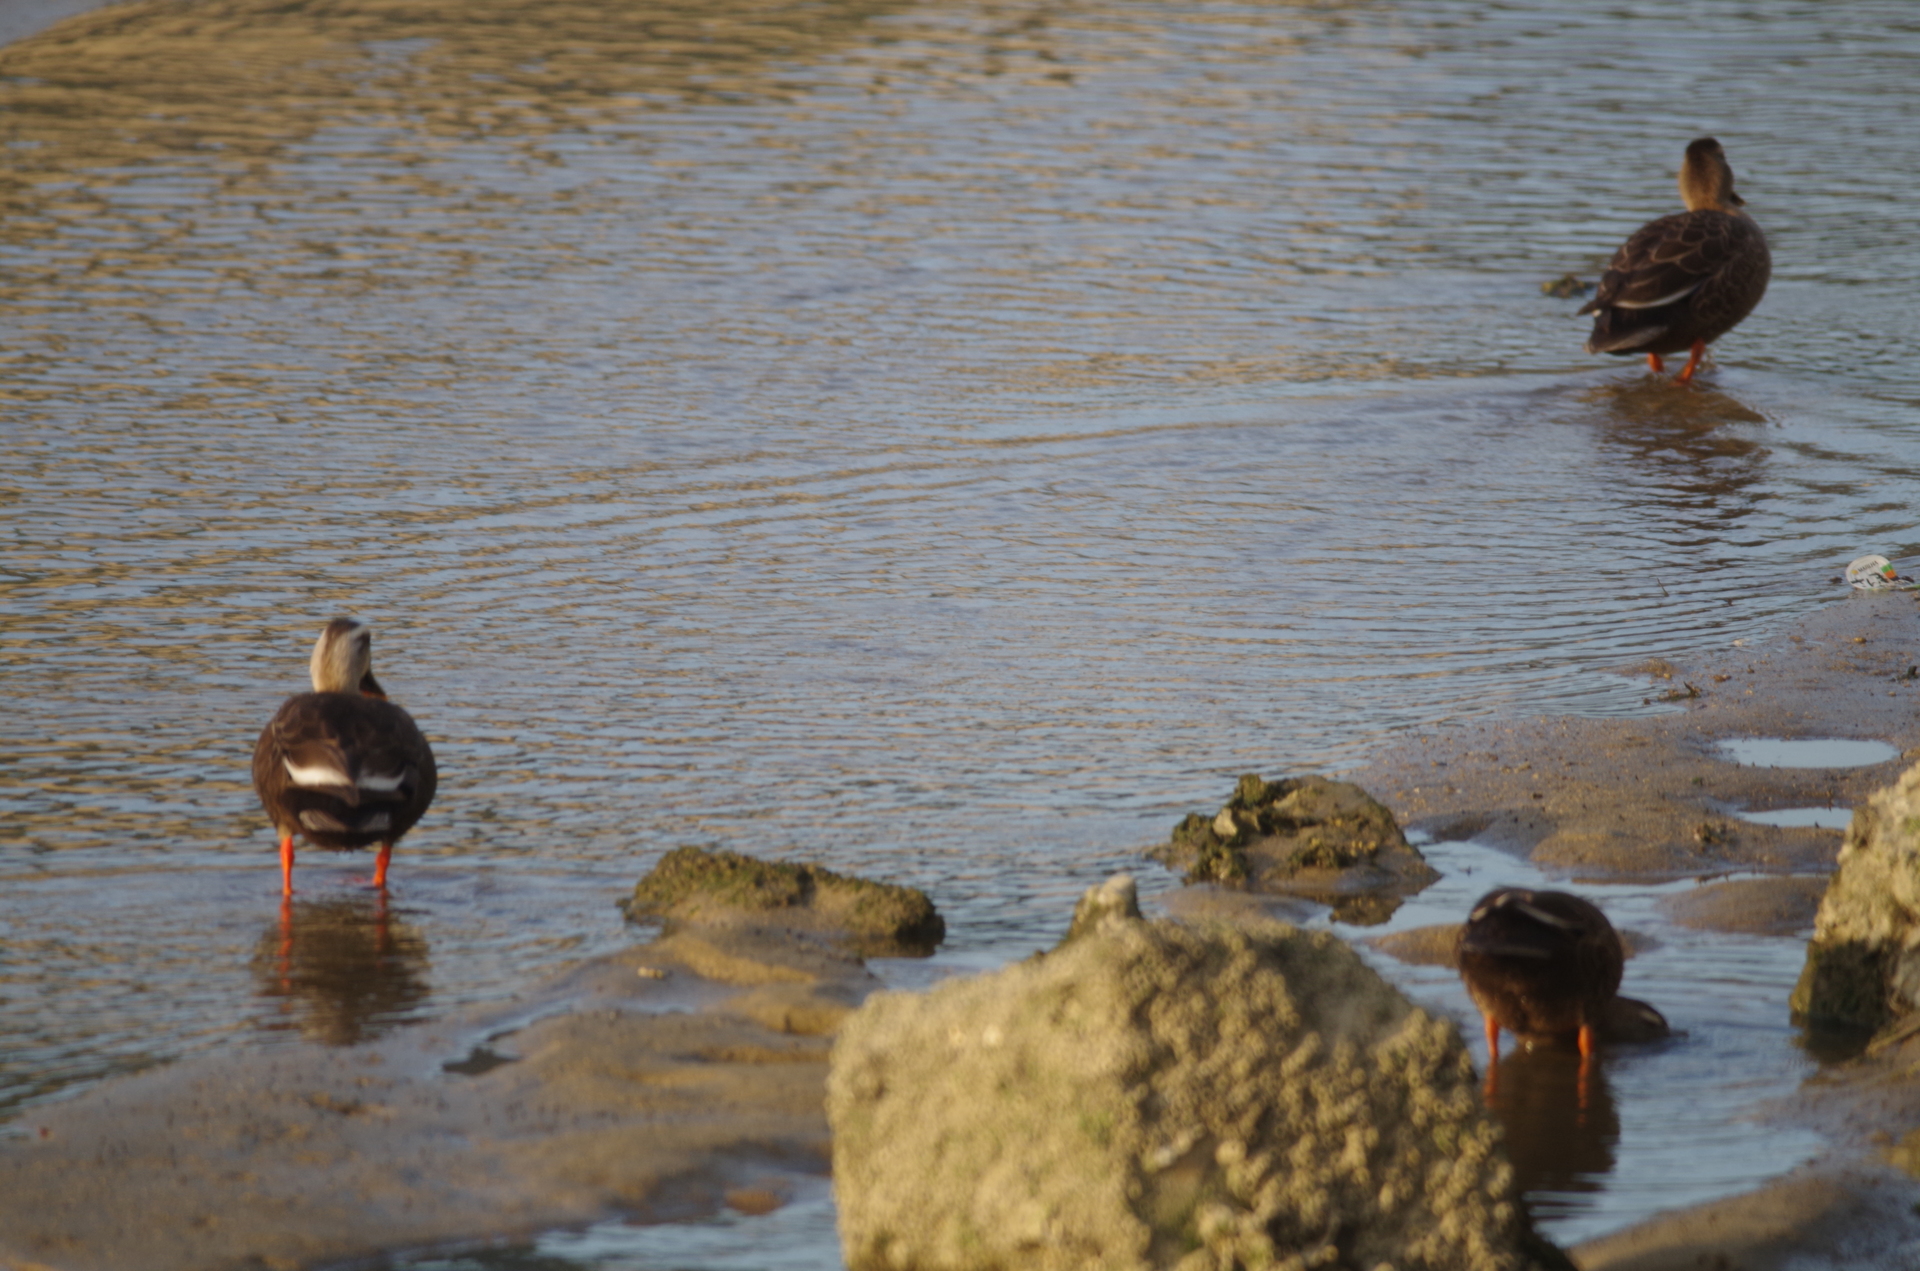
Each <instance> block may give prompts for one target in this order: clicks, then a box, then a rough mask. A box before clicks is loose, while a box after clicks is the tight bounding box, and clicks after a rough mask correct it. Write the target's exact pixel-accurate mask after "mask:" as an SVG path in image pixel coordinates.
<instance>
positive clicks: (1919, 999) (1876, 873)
mask: <svg viewBox="0 0 1920 1271" xmlns="http://www.w3.org/2000/svg"><path fill="white" fill-rule="evenodd" d="M1789 1004H1790V1005H1791V1007H1792V1009H1793V1011H1794V1014H1795V1015H1796V1016H1798V1017H1799V1018H1800V1019H1802V1020H1805V1021H1807V1022H1808V1023H1812V1024H1819V1025H1844V1026H1850V1027H1854V1028H1862V1029H1882V1030H1904V1029H1906V1028H1908V1027H1909V1026H1910V1025H1911V1024H1912V1023H1914V1022H1915V1018H1916V1016H1920V764H1916V765H1915V766H1914V767H1912V768H1909V769H1907V771H1906V772H1905V773H1903V774H1901V776H1900V777H1899V779H1898V780H1896V781H1895V782H1894V784H1893V785H1891V786H1888V787H1886V788H1885V789H1881V790H1876V791H1875V792H1874V793H1873V794H1871V795H1869V796H1868V797H1867V800H1866V802H1864V803H1862V804H1860V805H1859V806H1857V807H1856V808H1855V809H1854V813H1853V821H1852V823H1851V824H1850V825H1849V826H1848V827H1847V836H1846V838H1845V840H1843V841H1842V843H1841V845H1840V857H1839V862H1838V867H1837V868H1836V869H1835V871H1834V874H1833V878H1832V879H1831V880H1830V881H1829V882H1828V884H1827V890H1826V894H1825V895H1824V896H1823V897H1821V900H1820V911H1819V913H1818V915H1816V917H1815V918H1814V926H1813V939H1812V940H1811V941H1809V942H1808V944H1807V961H1806V965H1805V966H1804V967H1803V968H1802V969H1801V972H1800V980H1799V983H1798V984H1796V985H1795V986H1794V990H1793V996H1792V997H1791V998H1790V999H1789Z"/></svg>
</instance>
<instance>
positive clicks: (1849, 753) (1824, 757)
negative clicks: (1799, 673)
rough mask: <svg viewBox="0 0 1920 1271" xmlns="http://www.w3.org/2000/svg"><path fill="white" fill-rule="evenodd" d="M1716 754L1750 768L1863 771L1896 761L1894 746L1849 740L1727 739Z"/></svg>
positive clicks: (1896, 747) (1896, 750)
mask: <svg viewBox="0 0 1920 1271" xmlns="http://www.w3.org/2000/svg"><path fill="white" fill-rule="evenodd" d="M1720 751H1721V753H1722V754H1724V755H1726V757H1727V758H1728V759H1729V760H1731V761H1732V762H1734V763H1740V764H1746V765H1747V766H1749V767H1753V768H1864V767H1866V766H1868V765H1869V764H1876V763H1886V762H1887V761H1888V760H1889V759H1898V758H1899V757H1900V748H1899V747H1898V746H1893V745H1889V744H1888V743H1886V742H1884V741H1870V740H1869V741H1860V740H1855V739H1853V738H1849V737H1731V738H1728V739H1727V740H1726V741H1723V742H1721V743H1720Z"/></svg>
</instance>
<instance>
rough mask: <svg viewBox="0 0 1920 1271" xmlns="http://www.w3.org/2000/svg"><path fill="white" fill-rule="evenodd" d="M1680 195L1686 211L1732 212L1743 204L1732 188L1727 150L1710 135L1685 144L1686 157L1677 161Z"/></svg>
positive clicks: (1743, 200) (1743, 201)
mask: <svg viewBox="0 0 1920 1271" xmlns="http://www.w3.org/2000/svg"><path fill="white" fill-rule="evenodd" d="M1680 198H1681V200H1682V201H1683V202H1684V203H1686V205H1687V210H1688V211H1689V212H1699V211H1705V210H1707V209H1712V210H1715V211H1720V212H1731V211H1733V210H1734V209H1735V208H1740V207H1745V206H1746V202H1747V201H1746V200H1745V199H1743V198H1741V197H1740V196H1739V195H1738V194H1735V193H1734V192H1733V169H1732V168H1731V167H1729V166H1727V152H1726V151H1724V150H1722V149H1721V148H1720V143H1719V142H1717V141H1715V140H1714V139H1713V138H1712V137H1702V138H1700V140H1698V141H1696V142H1694V143H1693V144H1692V145H1690V146H1688V147H1687V157H1686V160H1685V161H1684V162H1682V163H1681V165H1680Z"/></svg>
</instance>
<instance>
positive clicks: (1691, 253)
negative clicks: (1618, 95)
mask: <svg viewBox="0 0 1920 1271" xmlns="http://www.w3.org/2000/svg"><path fill="white" fill-rule="evenodd" d="M1680 198H1681V199H1682V200H1683V201H1684V202H1685V203H1686V205H1687V210H1686V211H1684V212H1677V213H1675V214H1674V215H1672V216H1663V217H1661V218H1660V219H1659V220H1657V221H1650V222H1648V223H1647V224H1645V225H1642V226H1641V227H1640V228H1639V229H1638V230H1636V231H1634V234H1633V237H1632V238H1629V239H1628V240H1627V241H1626V242H1625V243H1624V244H1622V245H1621V247H1620V250H1619V251H1617V252H1615V253H1614V254H1613V263H1612V264H1610V265H1608V266H1607V272H1606V273H1605V274H1603V275H1602V276H1601V278H1600V287H1599V290H1598V291H1596V292H1595V293H1594V297H1593V299H1591V300H1589V301H1587V303H1586V304H1585V305H1583V306H1582V307H1581V309H1580V312H1581V313H1583V314H1584V313H1591V314H1593V315H1594V318H1593V334H1592V335H1590V336H1588V337H1587V352H1589V353H1613V354H1618V355H1619V356H1622V357H1627V356H1631V355H1633V354H1636V353H1644V354H1646V355H1647V365H1648V367H1649V368H1651V369H1652V370H1654V371H1656V372H1658V371H1660V370H1663V369H1665V364H1664V363H1663V362H1661V360H1660V355H1661V354H1662V353H1678V352H1680V351H1681V350H1682V349H1685V350H1687V351H1688V357H1687V365H1686V369H1685V370H1683V371H1681V372H1680V374H1679V376H1678V382H1679V383H1682V384H1685V383H1687V382H1689V381H1690V380H1692V379H1693V373H1694V372H1695V371H1696V370H1698V369H1699V367H1700V359H1701V358H1702V357H1704V356H1705V355H1706V351H1707V345H1709V344H1711V343H1713V342H1714V341H1715V340H1717V339H1719V338H1720V337H1721V336H1723V335H1725V334H1726V333H1727V332H1729V331H1731V330H1733V328H1734V327H1736V326H1738V325H1739V323H1740V320H1741V319H1742V318H1744V317H1746V316H1747V315H1748V314H1749V313H1752V312H1753V307H1754V306H1755V305H1757V304H1759V303H1760V297H1761V296H1763V295H1765V294H1766V292H1767V279H1768V277H1769V276H1770V275H1771V274H1772V272H1773V258H1772V256H1770V255H1769V254H1768V252H1767V238H1766V235H1764V234H1762V233H1761V232H1760V226H1759V225H1758V224H1756V223H1755V222H1754V219H1753V218H1752V217H1751V216H1749V215H1747V213H1746V212H1745V210H1744V207H1745V202H1744V200H1742V199H1741V197H1740V196H1739V195H1738V194H1735V193H1734V192H1733V169H1732V168H1730V167H1728V166H1727V156H1726V153H1725V152H1724V151H1723V150H1721V149H1720V143H1719V142H1718V141H1715V140H1714V139H1713V138H1712V137H1702V138H1700V139H1699V140H1698V141H1696V142H1694V143H1693V144H1692V145H1690V146H1688V147H1687V157H1686V161H1685V162H1684V163H1682V164H1681V166H1680Z"/></svg>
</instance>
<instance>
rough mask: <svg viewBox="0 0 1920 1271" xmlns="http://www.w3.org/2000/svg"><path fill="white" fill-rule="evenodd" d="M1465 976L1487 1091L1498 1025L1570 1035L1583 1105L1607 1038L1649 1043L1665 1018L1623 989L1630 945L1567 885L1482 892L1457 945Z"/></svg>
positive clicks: (1538, 1034) (1494, 1068) (1492, 1086)
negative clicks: (1480, 1032)
mask: <svg viewBox="0 0 1920 1271" xmlns="http://www.w3.org/2000/svg"><path fill="white" fill-rule="evenodd" d="M1454 962H1455V965H1457V966H1458V967H1459V968H1460V978H1461V979H1462V980H1463V981H1465V982H1466V986H1467V992H1468V994H1469V995H1470V996H1471V997H1472V998H1473V1004H1474V1005H1475V1006H1477V1007H1479V1008H1480V1014H1481V1016H1482V1017H1483V1018H1484V1020H1485V1021H1486V1028H1487V1093H1488V1095H1489V1096H1491V1095H1493V1094H1494V1093H1495V1092H1496V1091H1497V1089H1498V1074H1499V1070H1500V1030H1501V1029H1503V1028H1504V1029H1506V1030H1507V1031H1508V1032H1510V1033H1512V1034H1514V1036H1516V1037H1518V1038H1519V1039H1521V1040H1522V1041H1523V1042H1526V1043H1527V1044H1529V1045H1531V1044H1533V1043H1535V1042H1551V1041H1561V1040H1572V1041H1573V1042H1574V1043H1575V1044H1576V1045H1577V1046H1578V1047H1579V1049H1580V1089H1581V1100H1582V1104H1583V1106H1584V1103H1585V1097H1586V1089H1587V1085H1588V1080H1589V1073H1590V1070H1591V1066H1592V1061H1593V1053H1594V1050H1595V1048H1596V1047H1597V1046H1598V1044H1599V1043H1600V1042H1602V1041H1615V1042H1645V1041H1654V1040H1657V1039H1658V1038H1661V1037H1665V1036H1666V1035H1667V1032H1668V1029H1667V1021H1666V1019H1665V1018H1664V1017H1663V1016H1662V1015H1661V1014H1660V1012H1659V1011H1657V1010H1655V1009H1654V1008H1653V1007H1651V1006H1649V1005H1648V1004H1647V1003H1645V1002H1641V1001H1637V1000H1635V999H1633V998H1630V997H1621V996H1619V991H1620V976H1621V972H1622V970H1623V968H1624V965H1625V962H1626V950H1625V948H1624V947H1623V946H1622V945H1621V943H1620V936H1619V933H1618V932H1616V931H1615V930H1614V929H1613V924H1612V923H1610V922H1608V921H1607V916H1606V915H1605V914H1603V913H1601V912H1600V908H1599V906H1597V905H1595V904H1593V903H1592V902H1591V901H1588V900H1583V899H1581V898H1580V897H1578V896H1575V895H1572V894H1571V893H1568V892H1563V891H1535V890H1532V889H1530V888H1526V887H1497V888H1495V889H1494V890H1492V891H1490V892H1488V893H1487V894H1486V895H1484V896H1482V897H1481V898H1480V900H1479V903H1477V904H1475V905H1474V907H1473V912H1472V913H1470V914H1469V915H1468V916H1467V921H1466V925H1464V926H1463V927H1461V928H1460V935H1459V937H1458V941H1457V943H1456V944H1455V946H1454Z"/></svg>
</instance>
